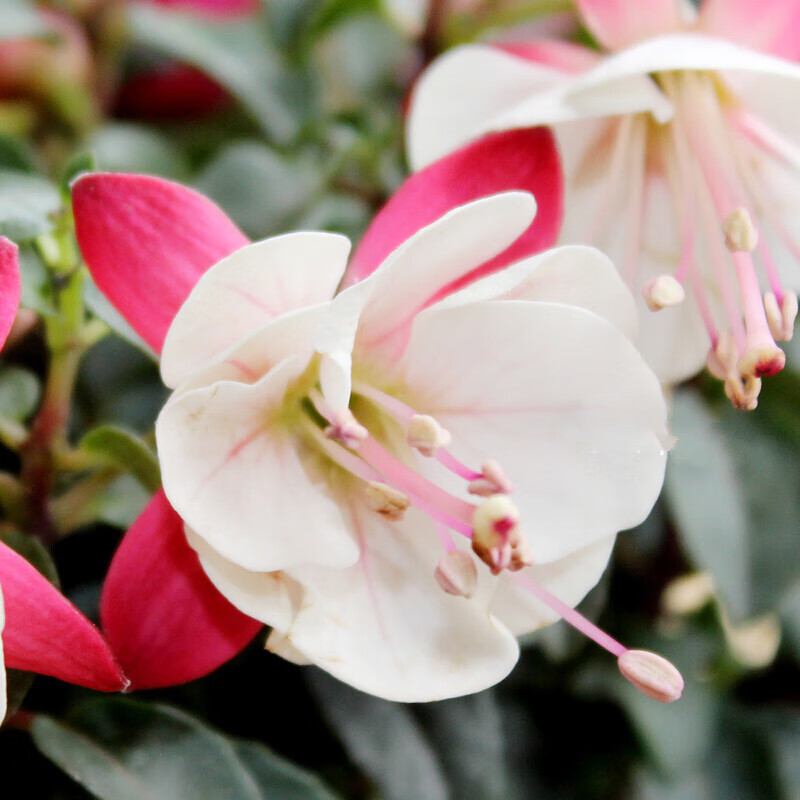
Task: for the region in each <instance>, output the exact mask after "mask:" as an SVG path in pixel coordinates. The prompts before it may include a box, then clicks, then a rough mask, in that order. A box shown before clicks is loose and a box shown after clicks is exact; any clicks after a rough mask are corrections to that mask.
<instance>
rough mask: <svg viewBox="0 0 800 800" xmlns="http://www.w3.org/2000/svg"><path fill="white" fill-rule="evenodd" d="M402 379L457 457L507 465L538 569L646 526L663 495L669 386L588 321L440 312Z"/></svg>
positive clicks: (521, 313) (494, 308)
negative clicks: (663, 390) (440, 427)
mask: <svg viewBox="0 0 800 800" xmlns="http://www.w3.org/2000/svg"><path fill="white" fill-rule="evenodd" d="M401 372H402V377H403V380H404V382H405V385H406V386H407V387H408V389H409V391H410V393H411V397H412V404H413V405H414V407H415V408H416V409H417V410H418V411H419V412H420V413H427V414H431V415H432V416H434V417H435V418H436V419H437V420H438V421H439V422H440V423H441V424H442V425H443V426H444V427H445V428H446V429H447V430H448V431H449V432H450V434H451V436H452V445H451V449H452V451H453V453H454V454H455V455H456V457H457V458H459V459H460V460H461V461H463V462H464V463H467V464H472V465H476V466H478V465H480V464H482V463H483V462H484V461H485V460H486V459H489V458H493V459H495V460H497V461H499V463H500V464H501V465H502V467H503V469H504V470H505V472H506V474H507V475H508V477H509V479H510V480H511V481H512V482H513V483H514V485H515V487H516V489H515V492H514V499H515V502H516V503H517V505H518V506H519V508H520V510H521V512H522V518H523V524H524V525H525V524H526V521H527V532H528V536H529V539H530V541H531V546H532V552H533V557H534V559H535V560H536V562H537V563H539V564H544V563H547V562H551V561H556V560H558V559H561V558H564V557H566V556H567V555H569V554H570V553H573V552H575V551H576V550H579V549H581V548H584V547H586V546H588V545H589V544H591V543H593V542H596V541H599V540H600V539H604V538H607V537H609V536H611V535H612V534H614V533H616V532H617V531H619V530H622V529H625V528H630V527H632V526H634V525H636V524H638V523H639V522H641V520H642V519H644V518H645V516H646V515H647V514H648V513H649V511H650V509H651V507H652V505H653V503H654V502H655V500H656V498H657V496H658V493H659V491H660V488H661V483H662V481H663V475H664V467H665V462H666V453H665V451H664V447H663V445H662V441H663V440H664V437H665V436H666V434H667V421H666V407H665V404H664V400H663V397H662V394H661V387H660V385H659V382H658V380H657V379H656V377H655V375H654V374H653V373H652V372H651V371H650V370H649V369H648V368H647V366H646V365H645V363H644V361H643V360H642V358H641V356H640V355H639V353H638V352H637V351H636V350H635V348H634V347H633V346H632V345H631V343H630V342H629V341H628V340H627V339H626V338H625V337H624V336H623V335H622V333H621V332H620V331H619V330H618V329H617V328H616V327H614V326H613V325H611V324H610V323H608V322H606V321H605V320H603V319H601V318H600V317H598V316H596V315H594V314H591V313H590V312H587V311H585V310H583V309H580V308H577V307H569V306H563V305H556V304H550V303H532V302H527V301H514V300H509V301H506V302H503V303H497V302H491V301H489V302H483V303H475V304H472V305H467V306H460V307H456V308H450V309H430V310H428V311H426V312H424V313H423V314H421V315H420V316H419V317H418V318H417V321H416V323H415V325H414V329H413V332H412V336H411V339H410V342H409V345H408V348H407V350H406V352H405V354H404V357H403V362H402V364H401ZM487 387H491V388H490V390H487ZM423 468H425V467H423ZM434 468H435V465H434V466H430V467H427V469H428V470H433V469H434ZM428 474H431V473H430V472H429V473H428ZM437 477H438V481H439V482H440V483H441V482H446V481H447V480H448V478H447V476H446V475H444V476H442V475H438V474H437ZM456 486H457V484H451V488H452V489H454V490H455V491H458V489H456V488H455V487H456ZM461 491H463V490H461Z"/></svg>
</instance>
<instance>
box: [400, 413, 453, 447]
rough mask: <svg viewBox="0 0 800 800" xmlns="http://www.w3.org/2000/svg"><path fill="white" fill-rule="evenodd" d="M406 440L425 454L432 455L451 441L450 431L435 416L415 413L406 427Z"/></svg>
mask: <svg viewBox="0 0 800 800" xmlns="http://www.w3.org/2000/svg"><path fill="white" fill-rule="evenodd" d="M406 442H407V443H408V445H409V446H410V447H413V448H415V449H416V450H419V452H420V453H422V455H424V456H432V455H434V454H435V453H436V451H437V450H439V449H440V448H442V447H447V445H448V444H449V443H450V433H449V432H448V431H446V430H445V429H444V428H443V427H442V426H441V425H440V424H439V423H438V422H437V421H436V420H435V419H434V418H433V417H431V416H428V415H427V414H414V416H413V417H411V419H410V420H409V421H408V427H407V428H406Z"/></svg>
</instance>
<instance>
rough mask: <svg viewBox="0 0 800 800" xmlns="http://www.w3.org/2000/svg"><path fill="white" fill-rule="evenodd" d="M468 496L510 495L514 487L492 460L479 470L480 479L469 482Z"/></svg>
mask: <svg viewBox="0 0 800 800" xmlns="http://www.w3.org/2000/svg"><path fill="white" fill-rule="evenodd" d="M467 488H468V489H469V492H470V494H477V495H479V496H480V497H489V496H490V495H493V494H510V493H511V492H512V491H513V489H514V485H513V484H512V483H511V481H510V480H509V479H508V478H507V477H506V474H505V472H503V468H502V467H501V466H500V465H499V464H498V463H497V462H496V461H494V460H493V459H489V460H488V461H486V462H485V463H484V465H483V467H482V469H481V476H480V478H475V480H472V481H470V482H469V486H468V487H467Z"/></svg>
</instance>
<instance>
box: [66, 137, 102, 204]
mask: <svg viewBox="0 0 800 800" xmlns="http://www.w3.org/2000/svg"><path fill="white" fill-rule="evenodd" d="M96 169H97V160H96V159H95V156H94V153H93V152H92V151H91V150H84V151H82V152H79V153H76V154H75V155H74V156H73V157H72V158H71V159H70V160H69V162H68V163H67V166H66V167H65V169H64V174H63V175H62V176H61V193H62V195H63V196H64V199H65V200H66V201H68V200H69V197H70V184H71V183H72V181H73V180H75V178H77V177H78V176H79V175H81V174H82V173H84V172H94V171H95V170H96Z"/></svg>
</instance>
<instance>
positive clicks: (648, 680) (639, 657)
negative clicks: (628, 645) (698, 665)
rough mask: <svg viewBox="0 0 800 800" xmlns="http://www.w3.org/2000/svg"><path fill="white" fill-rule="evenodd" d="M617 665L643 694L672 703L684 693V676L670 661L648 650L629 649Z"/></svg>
mask: <svg viewBox="0 0 800 800" xmlns="http://www.w3.org/2000/svg"><path fill="white" fill-rule="evenodd" d="M617 665H618V666H619V671H620V672H621V673H622V675H623V677H625V678H626V679H627V680H629V681H630V682H631V683H632V684H633V685H634V686H635V687H636V688H637V689H638V690H639V691H640V692H642V694H646V695H647V696H648V697H652V698H653V700H658V701H659V702H660V703H672V702H674V701H675V700H677V699H678V698H679V697H680V696H681V694H682V693H683V676H682V675H681V673H680V672H678V670H677V669H676V668H675V667H674V666H673V665H672V664H671V663H670V662H669V661H667V659H666V658H663V657H662V656H660V655H657V654H656V653H650V652H648V651H647V650H627V651H626V652H624V653H623V654H622V655H621V656H620V657H619V658H618V659H617Z"/></svg>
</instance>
